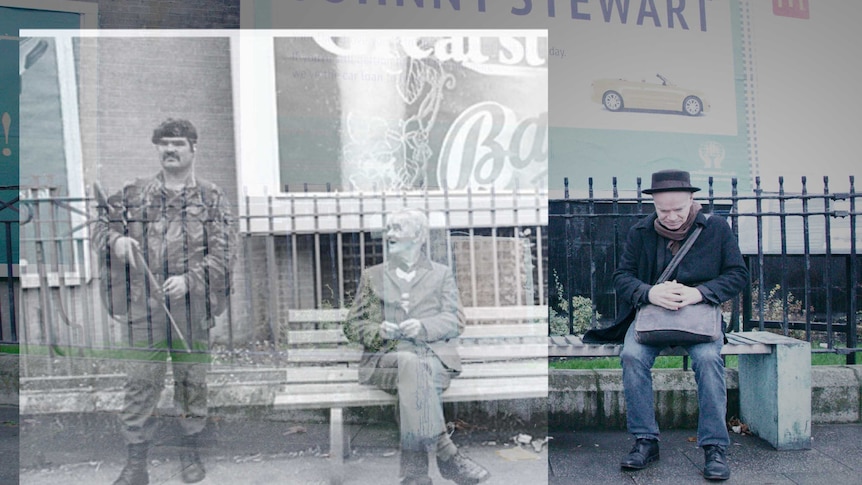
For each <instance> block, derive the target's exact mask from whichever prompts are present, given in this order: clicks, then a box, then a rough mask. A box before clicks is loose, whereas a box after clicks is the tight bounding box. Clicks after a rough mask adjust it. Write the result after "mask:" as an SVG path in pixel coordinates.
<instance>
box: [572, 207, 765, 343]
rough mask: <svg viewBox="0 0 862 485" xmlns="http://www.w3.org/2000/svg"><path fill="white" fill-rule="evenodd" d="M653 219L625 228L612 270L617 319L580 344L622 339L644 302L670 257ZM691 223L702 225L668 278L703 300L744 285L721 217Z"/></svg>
mask: <svg viewBox="0 0 862 485" xmlns="http://www.w3.org/2000/svg"><path fill="white" fill-rule="evenodd" d="M655 219H656V214H654V213H653V214H652V215H650V216H648V217H645V218H644V219H642V220H640V221H639V222H638V223H637V224H635V226H634V227H632V228H631V229H630V230H629V233H628V236H627V238H626V244H625V248H624V249H623V254H622V256H621V259H620V264H619V267H618V268H617V270H616V271H615V272H614V288H615V289H616V293H617V318H616V320H615V322H614V324H613V325H612V326H610V327H607V328H603V329H593V330H590V331H588V332H587V333H586V334H585V335H584V338H583V340H584V342H586V343H622V342H623V340H624V339H625V335H626V331H628V328H629V325H631V322H632V320H634V316H635V310H636V309H637V307H638V306H640V305H644V304H647V303H649V290H650V288H652V285H653V283H655V282H656V280H658V278H659V276H661V273H662V271H664V268H665V267H667V265H668V264H669V263H670V260H671V258H672V255H671V253H670V250H669V249H667V243H668V240H667V239H665V238H664V237H662V236H660V235H659V234H658V233H657V232H656V230H655V228H654V227H653V222H654V221H655ZM695 225H701V226H704V229H703V231H702V232H701V233H700V236H698V238H697V240H696V241H695V242H694V245H693V246H692V247H691V250H690V251H689V252H688V254H686V256H685V257H684V258H683V259H682V261H680V263H679V266H678V267H677V269H676V271H675V272H674V274H672V275H671V276H670V278H668V279H669V280H676V281H678V282H679V283H682V284H684V285H687V286H693V287H695V288H697V289H698V290H700V292H701V294H703V298H704V301H706V302H709V303H712V304H715V305H718V304H720V303H722V302H724V301H727V300H730V299H731V298H733V297H734V296H736V295H737V294H738V293H739V292H740V291H742V290H743V288H745V286H746V284H747V283H748V277H749V275H748V269H747V268H746V266H745V262H744V261H743V259H742V253H741V252H740V250H739V244H738V243H737V241H736V238H735V237H734V235H733V232H732V231H731V229H730V226H729V225H728V224H727V221H726V220H725V219H724V218H721V217H709V218H707V217H705V216H704V215H703V213H700V214H698V215H697V217H696V218H695V224H693V225H692V229H691V230H692V231H693V230H694V226H695Z"/></svg>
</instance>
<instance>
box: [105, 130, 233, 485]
mask: <svg viewBox="0 0 862 485" xmlns="http://www.w3.org/2000/svg"><path fill="white" fill-rule="evenodd" d="M197 138H198V137H197V130H196V129H195V127H194V125H192V123H191V122H189V121H187V120H182V119H167V120H166V121H164V122H163V123H162V124H160V125H159V126H158V127H157V128H156V129H155V131H154V132H153V137H152V142H153V144H154V145H155V147H156V150H157V152H158V155H159V161H160V162H161V167H162V169H161V171H159V173H157V174H156V175H155V176H152V177H149V178H141V179H137V180H135V181H134V182H132V183H129V184H127V185H126V186H125V187H123V189H122V190H121V191H119V192H118V193H116V194H114V195H113V196H111V197H110V198H109V199H108V200H107V201H104V200H101V201H100V204H99V205H100V208H99V219H98V221H97V224H96V227H95V231H94V243H95V247H96V248H97V250H99V251H101V252H100V253H99V259H100V264H101V266H102V267H103V268H107V270H106V271H103V272H102V280H103V281H102V284H103V297H104V299H105V300H106V302H105V303H106V306H107V307H108V310H109V312H110V313H111V314H112V316H114V318H115V319H116V321H117V322H118V323H119V324H120V326H121V328H122V338H123V340H122V342H123V345H124V346H125V347H127V348H128V349H129V350H128V352H127V358H126V359H125V360H124V363H125V367H126V372H127V375H128V378H127V381H126V384H125V399H124V404H123V409H122V411H121V413H120V421H121V425H122V428H123V436H124V438H125V441H126V443H127V446H128V461H127V463H126V466H125V468H123V471H122V473H121V475H120V477H119V478H118V479H117V480H116V481H115V482H114V484H115V485H144V484H147V483H149V475H148V473H147V451H148V449H149V444H150V441H151V440H152V438H153V433H154V428H155V422H154V421H155V420H154V418H153V416H152V415H153V411H154V410H155V408H156V405H157V403H158V401H159V396H160V394H161V391H162V389H163V388H164V384H165V374H166V370H167V369H166V365H165V360H166V358H167V356H168V355H170V356H171V361H172V365H173V375H174V381H175V388H174V401H175V405H176V407H177V409H179V411H180V417H179V424H180V429H181V433H182V452H181V453H180V462H181V466H182V479H183V481H184V482H186V483H194V482H198V481H200V480H203V479H204V477H205V471H204V468H203V464H202V463H201V461H200V457H199V456H198V446H199V443H198V436H199V434H200V432H201V431H202V430H203V429H204V426H205V425H206V418H207V387H206V373H207V369H208V349H209V329H210V328H211V327H212V326H213V325H214V319H213V318H214V316H216V315H219V314H220V313H222V312H223V311H224V310H225V307H226V304H227V298H228V293H229V292H230V269H231V267H232V263H233V260H234V254H233V253H234V246H235V238H236V229H235V223H234V219H233V217H232V216H231V212H230V209H229V203H228V201H227V199H226V197H225V194H224V192H223V190H222V189H221V188H220V187H218V186H217V185H215V184H213V183H211V182H208V181H205V180H203V179H200V178H198V177H196V176H195V156H196V144H197Z"/></svg>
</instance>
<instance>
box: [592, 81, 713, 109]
mask: <svg viewBox="0 0 862 485" xmlns="http://www.w3.org/2000/svg"><path fill="white" fill-rule="evenodd" d="M656 77H657V78H659V82H654V83H649V82H646V81H640V82H638V81H626V80H625V79H599V80H597V81H593V84H592V86H593V94H592V97H591V99H592V100H593V101H595V102H596V103H601V104H602V105H603V106H604V107H605V109H607V110H608V111H622V110H647V111H673V112H676V113H679V112H682V113H683V114H686V115H689V116H698V115H700V114H702V113H705V112H707V111H709V101H708V100H707V99H706V95H705V94H704V93H703V92H701V91H695V90H693V89H685V88H681V87H679V86H676V85H674V84H673V83H672V82H671V81H670V80H669V79H668V78H666V77H664V76H662V75H661V74H656Z"/></svg>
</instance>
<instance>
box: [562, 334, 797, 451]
mask: <svg viewBox="0 0 862 485" xmlns="http://www.w3.org/2000/svg"><path fill="white" fill-rule="evenodd" d="M621 351H622V345H607V344H605V345H593V344H585V343H583V342H582V341H581V339H580V337H576V336H562V337H550V338H549V339H548V356H549V357H572V358H575V357H613V356H619V355H620V352H621ZM721 353H722V355H738V356H739V404H740V415H741V416H740V417H741V419H742V420H743V421H744V422H745V423H746V424H747V425H748V426H749V428H750V429H751V431H752V432H753V433H755V434H757V435H758V436H760V437H761V438H763V439H765V440H766V441H768V442H769V443H770V444H771V445H772V446H774V447H775V448H776V449H779V450H792V449H808V448H810V447H811V346H810V344H809V343H808V342H805V341H801V340H797V339H794V338H790V337H785V336H783V335H777V334H774V333H771V332H740V333H729V334H727V343H726V344H725V345H724V347H723V348H722V350H721ZM662 355H685V350H684V349H682V348H679V347H676V348H668V349H665V350H664V351H663V352H662Z"/></svg>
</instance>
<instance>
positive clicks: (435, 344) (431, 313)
mask: <svg viewBox="0 0 862 485" xmlns="http://www.w3.org/2000/svg"><path fill="white" fill-rule="evenodd" d="M415 271H416V274H415V276H414V277H413V279H412V280H411V281H406V280H405V279H402V278H399V277H398V276H397V275H396V272H395V265H394V264H392V263H383V264H379V265H376V266H372V267H370V268H366V269H365V271H363V273H362V277H361V279H360V282H359V289H358V290H357V295H356V298H355V299H354V301H353V305H352V306H351V308H350V312H349V313H348V316H347V321H346V322H345V325H344V333H345V336H346V337H347V339H348V340H350V341H351V342H355V343H360V344H362V346H363V348H364V352H363V356H362V360H361V362H360V369H359V381H360V382H362V383H364V382H367V381H368V379H369V377H370V376H371V374H372V373H373V371H374V369H375V368H376V366H377V362H378V361H379V360H380V358H381V356H382V355H383V354H385V353H386V352H392V351H394V350H395V349H396V348H397V347H398V344H399V340H387V339H384V338H383V337H382V336H381V335H380V324H381V323H382V322H383V321H384V320H386V321H389V322H393V323H401V322H403V321H404V320H407V319H410V318H415V319H417V320H419V321H420V322H421V323H422V331H421V332H420V335H419V336H418V337H416V338H415V339H411V340H409V342H410V343H412V344H414V345H420V346H423V345H427V346H428V347H430V349H431V350H432V351H433V352H434V354H435V355H436V356H437V357H438V358H439V359H440V361H441V362H442V363H443V365H444V366H445V367H446V368H447V369H449V370H450V371H452V372H453V373H458V372H460V371H461V358H460V356H459V355H458V349H457V341H458V336H459V335H460V334H461V332H463V330H464V324H465V318H464V310H463V308H462V306H461V299H460V296H459V294H458V287H457V286H456V284H455V277H454V276H453V275H452V271H451V270H450V269H449V267H448V266H444V265H442V264H438V263H434V262H432V261H430V260H427V259H423V260H420V262H419V263H417V265H416V266H415Z"/></svg>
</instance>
